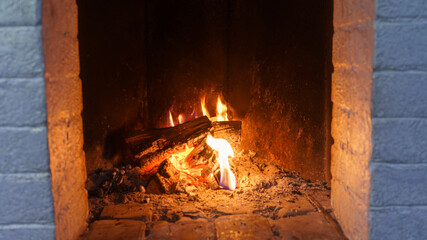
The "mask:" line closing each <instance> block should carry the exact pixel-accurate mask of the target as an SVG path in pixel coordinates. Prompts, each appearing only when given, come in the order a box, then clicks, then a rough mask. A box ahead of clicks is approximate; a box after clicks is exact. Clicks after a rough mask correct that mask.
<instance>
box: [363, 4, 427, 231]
mask: <svg viewBox="0 0 427 240" xmlns="http://www.w3.org/2000/svg"><path fill="white" fill-rule="evenodd" d="M372 128H373V129H372V141H373V153H372V160H371V194H370V212H369V215H370V218H369V219H370V236H371V239H384V238H387V239H427V1H425V0H411V1H406V0H377V1H376V20H375V56H374V72H373V95H372Z"/></svg>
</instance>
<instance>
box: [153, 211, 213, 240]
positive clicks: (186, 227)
mask: <svg viewBox="0 0 427 240" xmlns="http://www.w3.org/2000/svg"><path fill="white" fill-rule="evenodd" d="M209 225H212V223H209V222H208V220H207V219H203V218H199V219H191V218H187V217H183V218H181V219H180V220H178V221H176V222H175V223H169V222H166V221H157V222H154V223H153V226H152V227H151V229H150V235H149V236H147V239H188V240H192V239H194V240H196V239H208V235H209V233H208V229H210V228H209ZM211 228H212V227H211Z"/></svg>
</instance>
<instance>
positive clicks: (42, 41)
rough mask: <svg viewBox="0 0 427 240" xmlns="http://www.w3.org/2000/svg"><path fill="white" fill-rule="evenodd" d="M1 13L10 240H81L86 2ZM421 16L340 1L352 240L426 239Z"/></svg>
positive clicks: (417, 4)
mask: <svg viewBox="0 0 427 240" xmlns="http://www.w3.org/2000/svg"><path fill="white" fill-rule="evenodd" d="M41 4H43V5H41ZM41 6H43V7H41ZM0 8H1V9H2V10H3V11H0V31H1V32H2V34H1V35H0V36H1V37H0V41H1V43H2V44H1V47H0V53H1V54H0V59H1V63H0V75H1V90H2V92H1V93H0V94H1V95H0V96H1V97H2V98H3V99H4V101H2V103H1V104H2V105H1V106H2V109H6V111H2V113H1V115H0V116H1V118H0V119H1V123H2V124H1V129H0V131H1V133H0V134H1V136H2V141H3V144H2V147H1V149H2V153H1V154H2V158H1V159H2V163H1V175H0V177H1V179H0V181H1V182H2V184H1V187H0V188H1V192H2V193H5V194H2V196H1V197H0V202H1V203H2V204H1V206H2V207H1V209H2V213H6V214H3V216H2V217H1V218H0V219H1V222H0V236H1V237H3V238H6V239H12V238H13V239H26V238H28V236H33V237H36V238H40V239H47V238H54V237H55V236H56V238H58V239H74V238H76V236H78V235H79V234H80V232H81V231H82V229H83V228H84V227H85V222H86V216H87V196H86V192H85V190H84V182H85V178H86V171H85V170H86V169H85V157H84V152H83V126H82V118H81V111H82V107H83V105H82V102H83V100H82V90H81V81H80V79H79V73H80V69H79V49H78V41H77V32H78V31H77V29H78V27H77V7H76V3H75V2H74V1H61V2H59V1H50V0H43V1H39V0H34V1H28V2H24V1H16V2H15V1H3V2H2V3H0ZM423 9H425V6H424V5H423V1H414V2H411V3H406V2H405V3H401V2H398V1H380V0H378V1H376V2H374V1H370V0H366V1H358V2H355V1H334V15H333V25H334V37H333V51H332V58H333V65H334V71H333V75H332V86H331V99H332V102H333V107H332V123H331V134H332V137H333V139H334V143H333V145H332V150H331V174H332V181H331V188H332V204H333V208H334V212H335V214H336V216H337V219H338V221H339V223H340V224H341V226H342V228H343V230H344V232H345V234H346V235H347V236H348V237H349V238H350V239H368V238H372V239H381V238H382V237H383V236H393V237H395V238H396V239H401V238H413V239H422V238H426V232H425V230H423V228H422V227H423V226H425V219H426V218H425V216H426V215H427V212H426V208H425V205H426V204H427V194H426V193H425V191H424V189H427V187H426V186H425V184H426V182H427V181H426V179H425V174H424V173H425V172H426V166H425V161H426V155H425V154H426V152H425V150H424V149H426V139H425V135H426V134H425V133H426V132H425V131H426V130H425V129H426V120H425V117H426V104H425V102H426V99H425V94H423V93H424V92H425V91H426V74H425V71H426V69H427V65H426V64H427V60H426V56H425V54H423V52H425V51H424V50H425V49H426V46H425V42H427V41H426V35H427V34H426V30H425V29H426V24H425V20H424V19H425V11H423ZM42 10H43V11H42ZM41 13H43V17H42V15H41ZM41 30H42V32H43V33H42V35H41V32H40V31H41ZM42 46H43V49H42ZM43 66H44V68H43ZM402 79H403V80H402ZM44 86H45V91H44ZM44 99H46V101H44ZM45 104H46V107H45ZM46 116H47V122H46ZM46 137H47V138H46ZM46 139H47V141H46ZM11 140H12V141H11ZM12 143H13V144H12ZM28 159H30V160H28ZM48 164H49V165H48ZM52 196H53V201H52ZM28 199H32V200H31V201H29V200H28ZM17 206H19V207H20V208H19V209H18V208H17ZM398 226H399V227H398ZM54 231H55V233H54Z"/></svg>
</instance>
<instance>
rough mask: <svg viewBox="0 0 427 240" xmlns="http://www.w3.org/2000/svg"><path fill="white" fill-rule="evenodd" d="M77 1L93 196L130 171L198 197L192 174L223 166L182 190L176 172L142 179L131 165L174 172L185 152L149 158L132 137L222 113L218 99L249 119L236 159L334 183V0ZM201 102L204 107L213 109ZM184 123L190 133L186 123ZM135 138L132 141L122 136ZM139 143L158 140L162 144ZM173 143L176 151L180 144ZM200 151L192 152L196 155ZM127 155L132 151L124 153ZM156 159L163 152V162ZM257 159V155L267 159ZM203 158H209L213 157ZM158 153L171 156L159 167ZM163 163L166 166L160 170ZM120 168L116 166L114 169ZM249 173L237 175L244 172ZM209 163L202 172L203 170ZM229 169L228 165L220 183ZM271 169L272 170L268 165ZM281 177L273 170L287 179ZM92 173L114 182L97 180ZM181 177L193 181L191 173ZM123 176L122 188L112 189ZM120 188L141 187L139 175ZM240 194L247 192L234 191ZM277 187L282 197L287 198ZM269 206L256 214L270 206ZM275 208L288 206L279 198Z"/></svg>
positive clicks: (159, 186)
mask: <svg viewBox="0 0 427 240" xmlns="http://www.w3.org/2000/svg"><path fill="white" fill-rule="evenodd" d="M77 6H78V12H79V21H78V26H79V27H78V29H79V33H78V40H79V53H80V78H81V80H82V93H83V113H82V118H83V130H84V151H85V156H86V169H87V172H88V174H89V181H90V185H91V186H90V189H88V190H89V196H90V198H93V197H105V195H107V194H109V193H111V192H113V191H114V190H113V189H114V188H115V187H116V188H120V186H122V185H123V183H121V182H122V181H132V179H133V180H134V181H137V182H138V184H140V185H141V186H140V187H141V188H142V189H143V190H142V191H143V192H145V191H146V192H147V194H151V193H161V192H163V193H171V194H174V193H178V194H179V192H180V191H179V190H178V189H179V188H183V190H182V191H181V192H184V193H186V194H189V195H192V194H194V193H191V192H188V191H187V190H186V188H185V186H188V185H191V184H194V178H195V177H197V178H203V180H200V181H208V182H209V181H211V179H210V178H209V176H208V173H209V172H210V174H211V175H212V174H215V172H212V170H210V169H209V171H208V172H207V173H206V176H205V175H204V174H203V173H202V174H197V176H196V175H192V177H193V179H187V183H184V185H185V186H180V182H179V181H178V180H174V181H176V182H173V183H169V182H168V183H166V182H167V180H168V179H169V180H170V179H173V178H174V177H170V176H169V178H164V175H163V176H161V173H160V175H158V174H156V173H155V174H154V175H153V176H151V177H144V176H143V177H141V179H139V180H135V177H134V175H135V173H134V172H135V171H136V170H134V168H135V167H137V168H138V170H137V171H139V172H140V174H142V175H151V174H152V171H157V172H158V173H159V172H160V171H168V172H176V171H173V170H170V169H169V168H170V167H165V165H164V164H163V163H166V164H171V163H172V164H173V162H174V161H175V162H176V161H178V160H176V159H177V158H178V157H177V155H173V154H171V155H167V154H165V153H164V152H163V150H162V149H161V150H160V151H157V152H156V153H155V154H154V157H153V156H151V157H149V158H148V157H147V159H142V158H143V157H141V155H142V150H144V151H148V150H149V149H145V148H143V149H142V150H141V146H140V145H142V143H138V144H139V145H137V146H133V145H135V143H134V142H136V140H132V139H140V138H141V137H142V136H144V138H145V137H146V135H150V134H154V133H153V131H145V132H142V133H139V135H135V134H134V132H135V131H142V130H144V129H153V128H165V127H172V126H175V125H176V124H178V123H181V122H182V123H184V122H186V121H188V122H187V123H189V122H191V120H192V119H194V118H197V117H200V116H202V115H212V116H215V112H217V111H216V105H217V101H219V100H222V102H224V104H225V105H226V107H227V110H226V113H227V114H228V116H230V120H237V121H240V122H241V142H240V144H239V146H233V147H234V149H233V150H234V152H235V155H239V154H238V152H240V151H242V154H240V155H239V156H240V158H241V160H237V158H238V157H236V158H235V160H234V161H245V159H251V160H250V161H261V162H262V161H264V163H260V164H259V166H262V164H267V165H268V166H270V164H271V165H274V166H277V167H278V168H280V169H281V171H287V173H286V174H287V175H290V172H297V173H298V174H300V176H301V177H302V178H304V179H306V180H309V181H311V182H323V183H324V184H326V183H329V184H330V180H331V175H330V147H331V134H330V132H331V131H330V124H331V116H332V109H331V100H330V98H331V96H330V90H331V72H332V3H331V1H329V2H319V1H305V2H292V1H283V2H276V3H272V2H263V1H249V2H247V1H245V2H243V1H186V2H177V1H127V2H126V3H119V2H117V1H86V0H80V1H77ZM218 99H219V100H218ZM201 100H202V101H203V103H204V104H205V106H206V109H205V114H203V112H204V111H203V109H202V106H201V104H200V102H201ZM209 113H210V114H209ZM216 114H217V116H218V114H219V113H216ZM181 118H183V120H182V119H181ZM198 119H200V118H198ZM193 121H197V120H193ZM214 123H215V121H213V122H212V124H214ZM190 124H191V123H190ZM201 124H204V123H203V122H202V123H201ZM182 126H183V127H184V126H185V125H184V124H183V125H182ZM197 126H199V125H197ZM190 130H191V129H190ZM171 131H172V130H169V131H168V130H165V132H166V133H163V132H162V134H161V135H162V137H160V136H159V137H158V138H156V136H154V138H153V142H154V140H155V141H157V140H158V139H160V140H164V141H166V142H168V141H169V139H168V137H169V135H171V133H170V132H171ZM179 131H180V132H182V135H184V134H185V131H187V129H185V130H179ZM213 131H215V130H213ZM239 131H240V129H239ZM211 132H212V131H211ZM129 134H130V135H132V134H133V137H132V138H127V137H124V136H126V135H129ZM172 134H173V133H172ZM239 134H240V132H239ZM173 137H174V138H177V137H176V136H175V135H173ZM121 138H124V139H125V141H126V143H129V141H131V142H130V144H131V145H132V146H131V148H138V151H136V152H134V151H133V150H134V149H131V150H132V151H130V150H127V149H124V148H126V146H123V145H126V144H123V142H125V141H123V139H121ZM225 138H227V137H225ZM178 139H179V137H178ZM208 139H209V138H208ZM192 140H193V139H192ZM138 141H139V140H138ZM174 141H176V140H174ZM194 141H196V140H194ZM204 141H206V140H202V141H196V144H194V146H193V145H191V146H190V147H194V148H195V150H193V151H196V152H197V151H200V150H197V149H198V148H201V149H203V148H205V147H200V146H201V145H203V144H204ZM207 142H209V141H207ZM143 144H146V145H147V144H148V145H149V146H151V145H152V144H154V143H150V142H143ZM179 144H182V143H181V142H179ZM156 147H157V146H156ZM186 147H187V146H186ZM157 148H162V146H161V147H157ZM165 148H166V147H165ZM170 149H173V150H175V151H176V149H177V148H176V147H174V146H173V147H171V148H170ZM167 151H171V150H167ZM193 151H191V153H190V151H188V152H187V153H186V154H194V153H193ZM129 152H131V154H133V155H132V156H128V155H129ZM159 152H160V153H159ZM244 153H247V154H246V155H245V154H244ZM181 154H182V153H181ZM203 154H205V153H203ZM147 155H148V154H147ZM158 155H160V156H161V159H157V158H159V156H158ZM220 155H221V153H220ZM250 155H257V156H259V159H256V158H254V156H250ZM135 156H138V157H137V160H136V161H137V162H135ZM144 157H145V156H144ZM198 157H199V156H198ZM203 157H204V158H205V160H206V161H205V162H207V159H209V158H210V155H209V156H205V155H204V156H203ZM153 158H155V159H156V160H153ZM174 158H175V160H174ZM130 159H133V160H130ZM165 159H167V160H165ZM261 159H262V160H261ZM161 161H164V162H163V163H162V165H160V162H161ZM202 162H203V161H202ZM204 164H206V163H204ZM236 164H238V163H236ZM239 164H240V163H239ZM154 165H157V166H156V167H153V166H154ZM158 165H160V167H158ZM186 165H188V163H186ZM190 165H191V164H190ZM247 165H249V163H247ZM199 166H200V165H197V167H199ZM157 167H158V168H159V169H158V170H155V169H156V168H157ZM162 167H163V168H162ZM175 167H176V168H177V169H178V170H181V172H182V171H185V172H186V174H188V173H192V172H194V169H191V170H189V169H180V168H179V167H178V166H177V165H175ZM113 168H116V169H118V170H115V171H114V172H113V173H111V170H112V169H113ZM153 168H155V169H154V170H153ZM260 168H261V169H264V167H260ZM265 168H267V169H269V167H265ZM120 169H122V170H120ZM160 169H161V170H160ZM165 169H166V170H165ZM242 169H243V167H242ZM242 169H240V172H244V170H242ZM227 170H229V169H227ZM126 171H127V172H126ZM201 171H202V172H203V171H206V167H205V168H203V169H202V170H201ZM224 171H225V170H224ZM120 172H126V173H125V174H122V175H123V178H124V180H122V177H118V176H119V175H120ZM273 172H274V171H273ZM222 173H223V172H222V168H221V176H220V177H219V179H221V180H223V177H224V176H222ZM109 174H114V176H113V175H109ZM230 174H232V173H230ZM249 174H252V175H254V174H255V172H251V173H249ZM249 174H248V175H249ZM265 174H273V175H274V173H271V171H266V173H265ZM286 174H285V175H286ZM106 175H108V176H109V177H106ZM136 175H138V174H136ZM169 175H170V174H169ZM285 175H277V177H278V178H285ZM233 177H234V176H233ZM245 177H248V178H249V179H248V180H247V181H251V179H255V178H256V177H254V178H251V177H249V176H245ZM92 178H93V179H92ZM96 178H108V180H101V181H99V182H98V184H95V182H96V181H97V180H94V179H96ZM180 178H184V179H186V176H184V177H180ZM211 178H212V177H211ZM236 178H237V182H238V183H239V180H241V178H243V176H239V175H238V174H237V177H236ZM115 179H120V180H115ZM163 179H166V180H163ZM221 180H220V181H219V183H220V185H221V186H222V187H224V188H228V189H232V190H234V188H235V185H234V184H231V185H230V183H228V184H225V183H222V182H221ZM253 181H255V180H253ZM117 182H120V183H121V185H120V186H114V185H115V184H117ZM224 182H225V180H224ZM102 184H103V185H104V186H102ZM138 184H136V185H138ZM242 184H243V183H242ZM271 184H277V182H275V180H269V181H268V182H263V183H262V184H261V185H271ZM296 184H298V183H296ZM301 184H302V183H301ZM94 185H95V186H96V187H94ZM177 185H179V186H177ZM208 185H212V183H208ZM279 185H280V184H279ZM255 186H256V184H254V185H253V187H255ZM329 186H330V185H329ZM99 188H102V189H99ZM121 188H122V190H123V188H126V189H130V188H132V192H140V188H139V186H135V183H134V184H132V183H129V184H128V185H126V186H125V187H123V186H122V187H121ZM214 188H216V187H214ZM326 188H327V187H326ZM118 191H119V190H118ZM199 191H203V190H199ZM236 191H237V192H243V191H244V190H242V188H239V187H237V189H236ZM246 191H249V190H246ZM292 191H294V192H298V190H295V189H294V190H290V191H289V192H288V193H287V194H290V193H291V192H292ZM270 195H271V196H275V197H276V198H278V199H277V200H280V198H283V197H280V196H276V194H270ZM326 195H327V194H326ZM198 196H202V194H199V195H198ZM264 197H265V196H261V195H260V196H259V198H264ZM145 198H151V201H153V199H156V197H154V196H151V197H150V195H147V196H144V197H142V199H139V201H140V202H141V201H144V199H145ZM219 198H220V197H219ZM236 198H237V197H236ZM171 199H173V197H171ZM282 200H283V199H282ZM135 201H137V202H138V200H135ZM289 201H293V200H289ZM93 202H95V201H90V203H93ZM125 202H126V201H125ZM153 204H155V205H156V204H157V203H153ZM183 204H184V203H183ZM248 204H249V203H248ZM267 205H268V203H265V206H261V207H259V208H258V209H257V210H251V211H249V212H251V213H252V212H253V211H255V212H257V211H258V212H262V211H264V210H263V209H265V208H266V207H267ZM233 206H234V205H233ZM98 207H99V206H97V207H95V206H91V208H98ZM103 207H104V209H105V208H108V206H103ZM161 207H162V206H158V208H161ZM170 208H172V209H174V208H177V206H175V207H174V206H172V205H171V206H169V210H165V212H166V211H170ZM277 208H281V207H279V205H278V206H277ZM103 211H104V212H105V211H107V210H103ZM116 211H120V210H116ZM194 211H196V210H194ZM277 211H278V210H277ZM202 212H203V211H202ZM156 213H157V214H158V215H159V216H158V217H157V218H159V219H160V220H168V221H171V219H170V218H168V217H165V216H162V215H161V214H159V213H158V212H156V211H154V213H153V214H156ZM184 213H185V212H184ZM206 214H207V213H206ZM230 214H233V212H232V211H231V212H230ZM289 214H291V213H285V214H284V215H286V216H289ZM292 214H295V215H299V214H300V213H298V214H297V213H292ZM292 214H291V215H292ZM93 215H95V216H93ZM96 215H98V216H96ZM99 215H101V218H102V216H103V213H99V212H96V211H95V212H94V213H92V211H91V217H92V219H91V220H92V221H93V220H95V219H97V218H98V219H99V218H100V216H99ZM273 215H274V214H271V216H272V217H273V218H274V217H276V216H275V215H274V216H273ZM176 216H178V215H176ZM215 217H216V216H215ZM178 219H179V217H177V219H176V220H178ZM209 219H210V218H209ZM212 219H214V218H212ZM95 223H96V222H95ZM156 226H157V225H156V224H154V226H152V227H149V225H147V232H149V231H154V230H153V229H155V228H156ZM94 231H96V230H94ZM152 234H155V233H152Z"/></svg>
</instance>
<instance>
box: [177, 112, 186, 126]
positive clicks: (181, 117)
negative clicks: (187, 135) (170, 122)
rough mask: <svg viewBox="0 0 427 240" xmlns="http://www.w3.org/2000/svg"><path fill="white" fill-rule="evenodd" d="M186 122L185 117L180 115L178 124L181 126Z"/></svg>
mask: <svg viewBox="0 0 427 240" xmlns="http://www.w3.org/2000/svg"><path fill="white" fill-rule="evenodd" d="M184 122H185V118H184V115H182V114H179V115H178V123H179V124H181V123H184Z"/></svg>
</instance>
